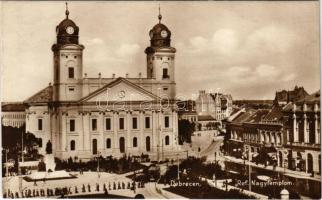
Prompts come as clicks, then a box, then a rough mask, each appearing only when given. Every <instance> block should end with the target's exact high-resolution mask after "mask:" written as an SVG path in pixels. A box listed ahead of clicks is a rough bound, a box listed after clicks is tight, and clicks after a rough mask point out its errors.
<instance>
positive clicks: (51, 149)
mask: <svg viewBox="0 0 322 200" xmlns="http://www.w3.org/2000/svg"><path fill="white" fill-rule="evenodd" d="M46 153H47V154H52V153H53V145H52V144H51V142H50V140H48V142H47V144H46Z"/></svg>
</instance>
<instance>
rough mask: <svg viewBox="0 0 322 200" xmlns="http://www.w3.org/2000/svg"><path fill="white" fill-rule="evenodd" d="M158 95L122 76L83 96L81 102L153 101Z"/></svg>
mask: <svg viewBox="0 0 322 200" xmlns="http://www.w3.org/2000/svg"><path fill="white" fill-rule="evenodd" d="M155 100H158V97H157V96H156V95H154V94H152V93H151V92H149V91H147V90H145V89H143V88H141V87H140V86H138V85H136V84H134V83H131V82H130V81H128V80H126V79H124V78H118V79H116V80H115V81H113V82H111V83H109V84H107V85H105V86H103V87H102V88H100V89H97V90H96V91H94V92H92V93H91V94H89V95H88V96H87V97H84V98H83V99H82V100H81V102H97V101H109V102H117V101H120V102H121V101H155Z"/></svg>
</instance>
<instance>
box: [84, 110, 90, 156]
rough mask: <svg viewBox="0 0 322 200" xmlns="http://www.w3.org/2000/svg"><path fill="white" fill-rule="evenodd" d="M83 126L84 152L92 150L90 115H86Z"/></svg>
mask: <svg viewBox="0 0 322 200" xmlns="http://www.w3.org/2000/svg"><path fill="white" fill-rule="evenodd" d="M83 126H84V130H83V131H84V150H85V151H89V150H90V143H91V139H90V133H89V113H84V116H83Z"/></svg>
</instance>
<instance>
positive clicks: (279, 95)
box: [275, 86, 309, 105]
mask: <svg viewBox="0 0 322 200" xmlns="http://www.w3.org/2000/svg"><path fill="white" fill-rule="evenodd" d="M308 95H309V94H308V93H307V92H306V91H305V89H304V87H298V86H295V87H294V90H281V91H277V92H276V94H275V99H277V101H278V103H279V104H280V105H286V104H287V103H289V102H295V101H299V100H301V99H303V98H305V97H306V96H308Z"/></svg>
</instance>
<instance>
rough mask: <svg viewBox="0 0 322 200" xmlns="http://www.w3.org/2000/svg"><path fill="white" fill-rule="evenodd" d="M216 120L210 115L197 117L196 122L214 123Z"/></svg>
mask: <svg viewBox="0 0 322 200" xmlns="http://www.w3.org/2000/svg"><path fill="white" fill-rule="evenodd" d="M215 120H216V119H215V118H214V117H213V116H211V115H199V116H198V121H215Z"/></svg>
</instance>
